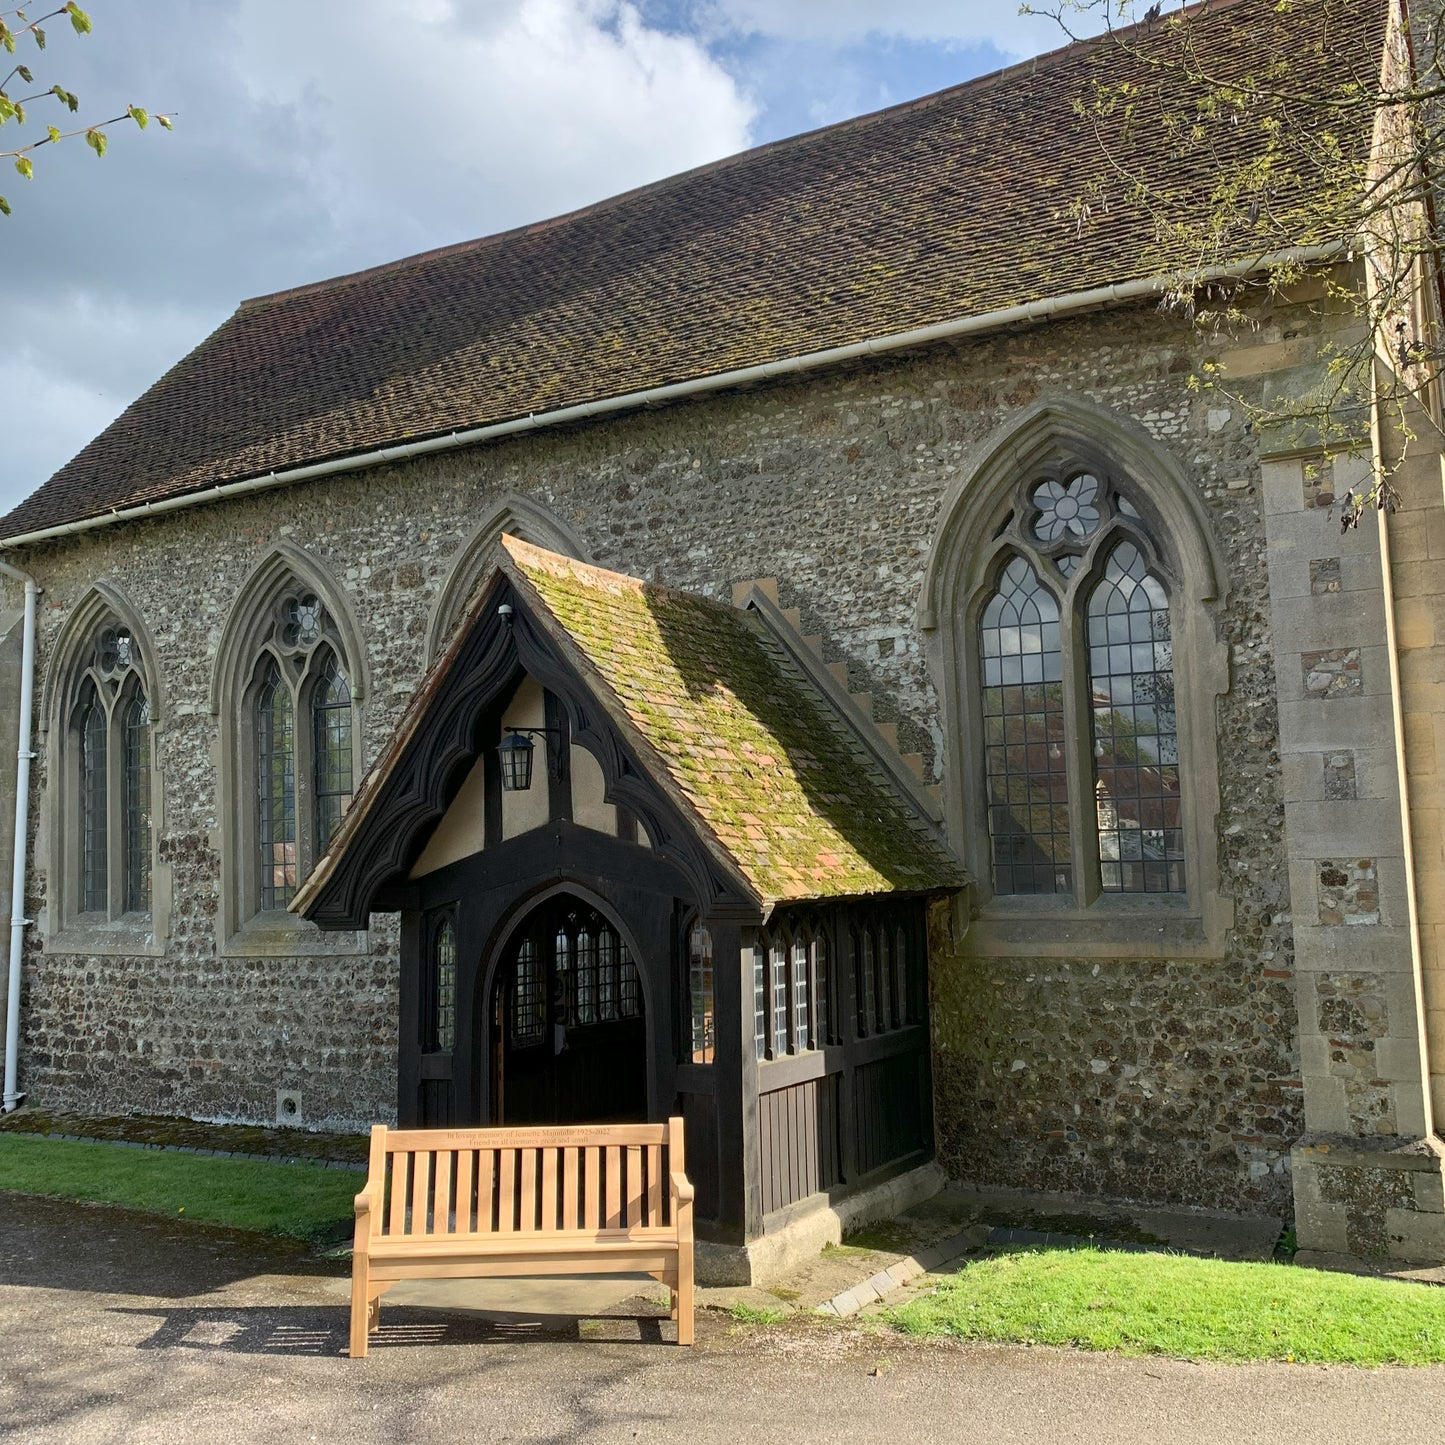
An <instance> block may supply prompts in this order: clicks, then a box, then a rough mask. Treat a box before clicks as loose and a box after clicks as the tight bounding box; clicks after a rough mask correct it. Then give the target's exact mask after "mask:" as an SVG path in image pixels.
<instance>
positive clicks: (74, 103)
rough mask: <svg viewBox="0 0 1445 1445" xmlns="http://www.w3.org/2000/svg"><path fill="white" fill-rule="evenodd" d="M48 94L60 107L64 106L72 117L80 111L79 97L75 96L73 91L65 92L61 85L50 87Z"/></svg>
mask: <svg viewBox="0 0 1445 1445" xmlns="http://www.w3.org/2000/svg"><path fill="white" fill-rule="evenodd" d="M50 93H51V95H53V96H54V97H55V98H56V99H57V100H58V101H59V102H60V103H61V104H62V105H64V106H66V107H67V108H68V109H69V110H70V112H71V114H72V115H73V114H74V113H75V112H76V111H77V110H79V109H80V97H79V96H78V95H76V94H75V92H74V91H72V90H67V89H66V88H65V87H64V86H63V85H52V86H51V87H50Z"/></svg>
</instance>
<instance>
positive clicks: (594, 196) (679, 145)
mask: <svg viewBox="0 0 1445 1445" xmlns="http://www.w3.org/2000/svg"><path fill="white" fill-rule="evenodd" d="M336 20H337V13H336V7H335V5H333V4H327V5H323V6H314V7H313V6H310V5H308V6H306V7H298V6H296V5H295V4H294V3H290V0H285V3H281V0H244V3H243V5H242V29H243V33H244V34H245V35H246V37H247V39H246V41H245V44H244V47H243V50H242V54H241V57H240V61H241V69H242V72H243V73H250V74H253V75H264V77H265V81H264V85H263V86H261V87H259V90H260V92H261V94H263V95H264V97H265V98H266V99H267V100H268V101H270V102H272V103H277V102H279V103H282V104H285V105H287V106H288V108H290V109H291V110H292V111H293V113H296V114H297V115H298V116H300V117H302V127H303V134H304V136H305V144H306V145H307V147H308V149H310V150H311V151H312V154H313V157H314V158H315V160H316V162H317V169H318V170H319V171H320V172H321V176H320V179H321V180H322V183H323V195H324V201H325V204H326V206H327V208H328V209H329V211H330V212H331V220H332V223H333V224H334V225H336V226H338V227H339V228H340V229H341V230H342V231H343V232H344V233H345V234H348V235H356V234H358V228H360V234H363V235H364V234H366V233H370V235H371V236H372V238H373V239H372V240H371V241H370V242H368V243H367V244H368V245H369V246H370V248H371V249H372V250H377V251H378V252H379V254H377V255H376V256H375V259H377V260H384V259H388V258H389V257H391V256H393V255H399V254H404V253H406V252H407V251H411V250H415V249H417V248H418V247H419V246H432V245H436V244H438V242H439V240H441V239H446V240H456V239H461V238H463V237H467V236H472V235H477V234H484V233H486V232H489V231H494V230H498V229H502V228H504V227H507V226H511V225H518V224H522V223H524V222H527V221H532V220H537V219H540V218H542V217H545V216H548V215H551V214H555V213H556V212H559V211H563V210H568V209H571V208H573V207H576V206H579V205H583V204H586V203H587V202H590V201H594V200H600V199H602V198H603V197H605V196H609V195H613V194H615V193H616V192H618V191H621V190H626V189H628V188H630V187H632V186H635V185H640V184H642V183H644V182H647V181H651V180H655V179H657V178H659V177H661V176H665V175H669V174H671V173H673V172H675V171H679V170H684V169H687V168H688V167H690V166H694V165H698V164H700V163H702V162H704V161H708V160H713V159H716V158H717V157H719V156H722V155H727V154H729V153H730V152H732V151H736V150H739V149H742V148H743V147H745V146H746V145H747V144H748V142H749V139H750V127H751V124H752V120H753V107H752V105H751V104H750V103H749V102H748V101H747V100H746V99H745V98H744V96H743V94H742V92H741V90H740V88H739V87H738V85H737V83H736V82H735V81H734V80H733V79H732V77H730V76H729V75H728V74H727V73H726V72H725V71H724V70H723V69H722V68H721V67H720V66H719V65H718V64H717V63H716V62H714V61H713V60H712V59H711V58H710V57H709V55H708V54H707V52H706V51H705V50H704V48H703V47H702V45H701V44H700V43H699V42H698V41H696V40H695V39H692V38H690V37H686V36H679V35H670V34H664V33H662V32H660V31H658V30H654V29H649V28H648V27H647V26H645V25H644V24H643V23H642V21H641V20H640V19H639V17H638V15H637V12H636V11H635V9H633V7H632V6H630V5H619V4H614V3H605V0H494V3H491V4H488V5H486V6H485V7H482V8H481V10H480V12H478V10H477V9H476V8H475V7H473V6H470V5H463V4H460V3H457V4H448V3H444V0H410V3H404V4H397V3H394V0H393V3H385V0H352V3H351V4H350V5H348V6H347V7H346V17H345V27H344V31H342V32H341V33H337V31H336ZM281 23H284V24H285V25H286V29H287V34H288V40H287V44H286V46H285V47H284V48H283V49H282V50H281V52H280V53H279V54H278V53H275V52H274V51H273V50H272V48H271V47H270V46H269V45H268V43H267V41H266V39H265V37H266V36H267V35H268V34H269V33H271V32H272V29H273V27H274V26H275V25H277V24H281Z"/></svg>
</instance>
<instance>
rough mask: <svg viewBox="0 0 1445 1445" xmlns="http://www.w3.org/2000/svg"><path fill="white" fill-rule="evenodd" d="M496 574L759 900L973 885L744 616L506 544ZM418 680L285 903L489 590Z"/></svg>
mask: <svg viewBox="0 0 1445 1445" xmlns="http://www.w3.org/2000/svg"><path fill="white" fill-rule="evenodd" d="M502 543H503V547H504V549H505V551H504V554H503V562H502V569H503V571H504V572H505V574H506V575H507V576H508V577H509V578H510V580H511V582H512V584H513V586H514V587H515V589H516V592H517V596H518V600H519V602H520V603H521V604H522V605H523V606H525V607H526V608H527V610H528V612H529V613H530V614H531V616H532V617H533V618H534V619H535V620H536V622H537V623H538V625H539V626H540V627H541V628H542V630H543V631H544V632H545V633H546V634H547V635H548V636H549V637H550V638H551V640H552V642H553V643H554V644H555V646H556V648H557V650H558V652H559V654H560V655H561V656H562V657H563V659H564V660H565V661H566V662H567V663H568V664H569V665H570V666H571V667H572V668H573V670H574V671H575V672H576V673H577V674H578V675H579V676H580V677H581V678H582V680H583V681H584V682H585V683H586V684H587V685H588V686H589V688H590V690H591V692H592V694H593V696H594V697H595V698H596V700H597V701H598V703H599V704H600V705H601V706H602V708H603V709H604V710H605V711H606V712H607V714H608V716H609V717H610V718H611V719H612V722H613V723H614V725H615V726H616V727H617V729H618V731H619V732H620V734H621V735H622V737H623V738H624V739H625V740H626V741H627V743H628V744H629V746H630V747H631V748H632V750H633V751H634V753H635V754H636V755H637V757H638V760H639V761H640V762H641V764H642V766H643V767H644V768H645V769H646V770H647V771H648V773H649V775H650V776H651V777H652V778H653V780H654V781H655V782H656V783H658V785H659V786H661V787H662V789H663V790H664V792H666V793H667V794H668V795H669V796H670V798H671V799H672V801H673V803H674V804H675V805H676V806H677V807H678V808H679V810H680V811H681V813H682V815H683V816H684V818H686V819H688V820H689V821H690V823H691V824H692V826H693V829H694V831H695V832H696V833H697V834H698V836H699V837H700V838H701V839H702V840H703V842H704V843H705V844H706V845H707V846H708V847H709V849H710V851H711V852H712V853H713V854H714V856H715V857H717V858H718V859H719V861H720V862H722V863H723V865H724V866H725V868H726V869H727V871H728V872H730V873H731V874H733V875H734V876H735V877H737V878H739V879H740V880H741V881H742V882H743V883H744V884H745V885H746V887H747V888H748V889H749V890H750V891H751V892H752V893H753V894H754V895H755V896H756V898H757V900H758V902H759V903H760V904H761V905H762V907H763V908H764V910H766V909H768V908H771V907H772V906H773V905H775V904H778V903H786V902H800V901H803V900H806V899H819V898H842V897H860V896H867V895H872V894H882V893H895V892H906V893H937V892H944V891H951V890H953V889H956V888H958V887H961V886H962V884H963V883H964V881H965V879H964V875H963V871H962V869H961V868H960V866H959V864H958V863H957V862H956V861H955V860H954V859H953V857H952V855H951V854H950V853H949V852H948V851H947V849H946V848H945V847H944V845H943V844H942V843H941V842H940V841H939V837H938V834H937V833H936V832H935V830H934V828H933V826H932V825H931V824H930V823H929V822H928V821H927V819H926V818H924V816H923V815H922V813H921V812H920V811H919V809H918V807H917V806H916V805H915V804H914V802H913V801H912V800H911V799H910V798H909V797H908V796H907V794H906V793H905V792H904V790H903V789H902V788H901V787H899V786H898V785H897V784H896V783H895V782H894V781H893V780H892V778H891V777H890V776H889V774H888V772H887V770H886V769H885V768H884V767H883V765H882V764H881V762H879V761H878V760H877V757H876V755H874V754H873V753H871V752H870V750H869V748H868V747H867V745H866V744H864V743H863V741H862V740H861V739H860V738H859V737H858V735H857V734H856V732H855V731H854V730H853V728H852V726H851V725H850V724H849V723H848V722H847V721H846V720H845V719H844V718H843V717H841V716H840V715H839V714H838V713H837V711H836V710H835V709H833V708H832V707H831V706H830V704H829V703H828V702H827V700H826V699H825V697H824V696H823V694H822V693H821V691H819V690H817V689H815V688H813V687H812V686H810V685H809V684H808V682H807V681H806V679H805V678H804V677H803V676H802V675H801V674H800V673H799V671H798V670H797V669H796V668H790V667H788V666H787V665H786V664H785V662H784V661H783V659H782V658H781V657H780V656H779V654H778V649H777V646H776V644H775V643H774V642H772V641H771V639H770V635H769V634H768V633H767V632H766V629H765V628H764V626H763V624H762V623H760V622H759V621H758V620H757V619H756V618H754V617H752V616H751V615H750V614H749V613H747V612H745V611H741V610H739V609H737V608H733V607H728V606H725V605H724V604H722V603H719V602H713V601H711V600H709V599H708V598H705V597H698V596H695V595H693V594H691V593H686V592H678V591H674V590H672V589H671V588H666V587H658V586H654V585H652V584H650V583H645V582H641V581H639V580H637V579H636V578H634V577H627V576H624V575H622V574H621V573H617V572H608V571H605V570H603V569H602V568H600V567H593V566H589V565H587V564H586V563H583V562H576V561H573V560H572V559H571V558H568V557H562V556H559V555H558V554H556V553H554V552H547V551H544V550H543V549H542V548H540V547H534V546H532V545H530V544H529V543H526V542H521V541H519V540H517V539H516V538H515V537H504V538H503V539H502ZM488 595H489V589H487V588H480V589H478V591H477V593H476V594H475V596H474V599H473V603H472V611H471V615H470V616H469V617H468V618H467V619H466V620H465V621H464V622H463V623H462V625H461V626H460V627H459V628H458V629H457V632H456V634H455V635H454V638H453V642H452V645H451V646H450V647H449V648H448V650H447V651H446V652H445V653H444V654H443V655H442V656H441V657H440V658H439V659H438V660H437V662H436V663H435V664H434V665H433V667H432V669H431V672H430V673H428V675H427V677H426V679H425V680H423V682H422V683H421V685H420V686H419V687H418V689H417V691H416V694H415V697H414V698H413V701H412V703H411V706H410V707H409V709H408V711H407V713H406V715H405V716H404V717H403V719H402V721H401V722H400V724H399V725H398V727H397V729H396V733H395V734H394V736H393V739H392V741H391V743H390V744H389V745H388V747H387V749H386V750H385V752H384V753H383V754H382V756H381V757H380V758H379V759H378V760H377V763H376V764H375V766H374V767H373V768H372V770H371V772H370V773H368V775H367V777H366V779H365V780H363V782H362V785H361V787H360V788H359V789H358V791H357V795H356V800H355V802H354V803H353V805H352V807H351V809H350V811H349V812H348V814H347V817H346V820H345V822H344V823H343V824H342V827H341V829H340V831H339V832H338V834H337V836H336V838H335V840H334V841H333V843H332V846H331V849H330V850H329V852H328V853H327V854H326V856H325V857H324V858H322V859H321V860H320V861H319V862H318V864H317V866H316V868H315V869H314V870H313V871H312V874H311V876H310V877H309V878H308V879H307V880H306V883H305V884H304V886H303V887H302V889H301V890H300V891H299V892H298V894H297V896H296V898H295V900H294V901H293V903H292V904H291V907H292V909H293V910H295V911H298V912H306V911H308V910H309V909H310V908H311V907H312V905H313V904H314V902H315V901H316V899H317V898H318V897H319V895H320V894H321V892H322V890H323V889H324V887H325V885H326V883H327V881H328V879H329V877H330V876H331V874H332V873H333V872H334V871H335V869H336V868H337V867H338V865H339V864H340V862H341V860H342V858H343V857H344V856H345V854H346V851H347V846H348V841H349V840H350V839H351V838H352V837H354V836H356V835H357V834H358V833H359V832H360V831H361V830H362V829H363V828H364V827H365V826H366V819H367V815H368V814H369V812H370V810H371V808H372V807H373V806H374V805H375V804H376V802H377V800H378V799H379V798H380V797H381V796H383V794H384V792H385V784H386V782H387V780H388V778H389V776H390V775H391V773H392V772H393V771H394V770H395V768H396V767H397V766H398V764H399V763H400V761H401V758H402V755H403V753H404V751H405V748H406V745H407V741H408V740H409V739H411V738H412V737H413V736H415V735H417V733H418V732H419V730H420V727H421V723H422V719H423V717H424V715H425V711H426V708H427V705H428V700H429V699H430V698H431V697H432V696H433V695H434V694H435V692H436V691H437V687H438V684H439V682H440V679H441V676H442V675H443V674H444V673H445V672H446V671H447V670H448V669H449V667H450V666H451V665H452V661H453V658H454V657H455V655H456V652H457V649H458V646H459V645H460V643H461V641H462V640H463V639H464V638H465V636H466V634H467V632H468V631H469V629H470V628H471V627H472V626H473V625H474V622H475V621H476V619H477V615H478V613H479V610H480V609H481V608H482V607H483V606H484V605H485V603H486V602H487V600H488Z"/></svg>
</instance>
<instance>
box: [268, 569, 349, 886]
mask: <svg viewBox="0 0 1445 1445" xmlns="http://www.w3.org/2000/svg"><path fill="white" fill-rule="evenodd" d="M257 627H258V629H259V630H258V633H257V646H258V652H259V655H258V656H257V658H256V661H255V663H254V668H255V671H254V673H253V675H252V684H251V689H250V691H249V692H248V694H247V697H248V699H249V703H248V707H249V710H250V720H251V734H250V744H251V756H250V762H249V767H250V770H251V774H252V780H251V783H250V784H249V786H251V787H254V789H255V798H256V806H255V811H254V813H253V814H252V815H251V816H252V817H253V818H254V819H255V825H254V826H255V833H254V837H253V838H251V839H250V841H249V843H248V852H249V853H250V855H251V857H253V858H254V859H255V877H254V880H252V881H250V882H249V883H248V884H247V888H248V890H249V897H250V904H249V906H250V908H251V909H253V910H258V909H259V910H260V911H262V912H269V911H273V910H280V909H284V908H285V907H286V906H287V905H288V904H289V903H290V901H291V899H292V898H293V897H294V896H295V893H296V889H297V888H298V887H299V886H300V883H301V880H302V879H303V878H304V877H305V876H306V875H307V874H308V873H309V872H310V871H311V869H312V868H313V867H314V866H315V864H316V861H317V859H319V858H320V857H321V856H322V854H324V853H325V852H326V850H327V848H329V847H330V845H331V842H332V839H333V838H334V837H335V835H336V831H337V829H338V828H339V827H340V826H341V821H342V819H343V818H344V817H345V816H346V810H347V809H348V808H349V807H350V805H351V798H352V793H353V789H354V780H355V775H356V771H357V757H356V702H357V699H356V698H355V696H354V695H353V690H352V682H351V676H350V675H349V673H348V670H347V666H346V661H345V658H344V657H343V654H342V650H341V638H340V633H339V631H338V629H337V627H336V625H335V623H334V621H333V619H332V617H331V615H330V613H329V612H328V611H327V609H326V605H325V603H324V602H322V601H321V599H320V598H318V597H317V595H316V594H315V593H314V592H309V591H305V590H302V589H296V590H291V591H287V592H284V593H282V595H281V596H280V598H279V599H278V600H276V601H274V602H273V603H271V604H270V606H269V609H268V612H267V613H266V614H265V616H264V618H263V619H262V621H260V622H258V623H257Z"/></svg>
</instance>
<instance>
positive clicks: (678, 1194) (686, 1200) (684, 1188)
mask: <svg viewBox="0 0 1445 1445" xmlns="http://www.w3.org/2000/svg"><path fill="white" fill-rule="evenodd" d="M672 1192H673V1196H674V1197H675V1198H676V1199H677V1200H679V1201H680V1202H681V1203H683V1204H691V1203H692V1200H693V1195H694V1194H695V1193H696V1192H697V1191H696V1190H694V1189H693V1187H692V1181H691V1180H690V1179H689V1178H688V1177H687V1175H686V1174H684V1173H682V1172H681V1171H680V1170H677V1169H674V1170H673V1171H672Z"/></svg>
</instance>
